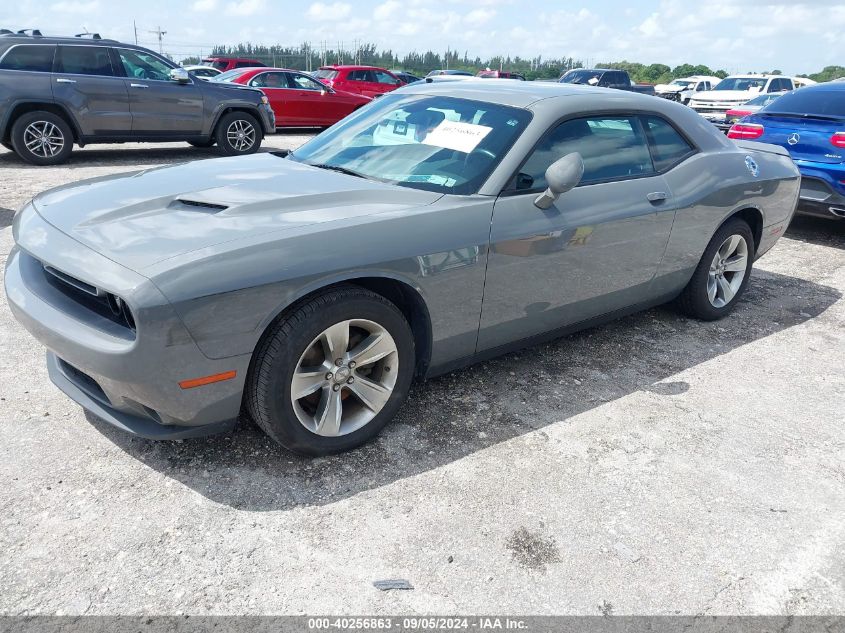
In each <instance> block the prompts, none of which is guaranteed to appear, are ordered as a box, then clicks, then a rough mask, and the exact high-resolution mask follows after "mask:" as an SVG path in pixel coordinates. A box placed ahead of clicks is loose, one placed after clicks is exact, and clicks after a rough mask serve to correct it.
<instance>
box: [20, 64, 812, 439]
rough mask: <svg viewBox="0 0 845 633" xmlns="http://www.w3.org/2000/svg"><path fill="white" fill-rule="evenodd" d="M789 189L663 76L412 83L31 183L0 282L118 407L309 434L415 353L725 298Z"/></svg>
mask: <svg viewBox="0 0 845 633" xmlns="http://www.w3.org/2000/svg"><path fill="white" fill-rule="evenodd" d="M798 190H799V173H798V170H797V169H796V168H795V166H794V165H793V163H792V161H791V160H790V158H789V156H788V155H787V153H786V152H785V151H784V150H783V149H781V148H778V147H774V146H770V145H762V144H758V143H751V142H748V143H744V142H743V143H734V142H733V141H730V140H728V139H726V138H725V137H724V136H723V135H722V134H720V133H719V132H718V131H717V130H716V129H715V128H714V127H713V126H712V125H711V124H710V123H708V122H707V121H705V120H704V119H702V118H701V117H700V116H699V115H698V114H696V113H695V112H693V111H692V110H690V109H688V108H686V107H684V106H682V105H679V104H677V103H673V102H670V101H668V100H665V99H655V98H654V97H649V96H645V95H639V94H634V93H628V92H621V91H618V90H604V89H598V88H593V87H591V86H588V87H583V86H571V85H562V84H549V83H534V82H516V81H508V80H484V81H475V80H467V81H464V82H453V83H440V84H437V83H434V84H428V85H427V84H421V85H414V86H408V87H405V88H402V89H399V90H397V91H395V92H393V93H390V94H389V95H386V96H384V97H382V98H380V99H378V100H376V101H374V102H372V103H371V104H368V105H367V106H366V107H364V108H362V109H361V110H359V111H357V112H355V113H354V114H352V115H351V116H349V117H347V118H346V119H344V120H342V121H341V122H339V123H338V124H337V125H335V126H333V127H332V128H330V129H329V130H327V131H326V132H323V133H322V134H320V135H319V136H317V137H315V138H314V139H313V140H311V141H310V142H308V143H306V144H305V145H303V146H302V147H301V148H299V149H298V150H296V151H294V152H293V153H291V154H285V153H262V154H256V155H253V156H247V157H235V158H221V159H216V160H204V161H197V162H192V163H186V164H183V165H176V166H170V167H163V168H158V169H149V170H146V171H140V172H136V173H130V174H123V175H117V176H109V177H104V178H95V179H92V180H86V181H82V182H78V183H75V184H72V185H68V186H64V187H59V188H57V189H53V190H51V191H48V192H46V193H43V194H41V195H39V196H37V197H36V198H35V199H34V200H32V202H30V203H29V204H27V205H26V206H25V207H24V208H23V209H22V210H21V211H20V212H19V213H18V214H17V216H16V217H15V221H14V238H15V242H16V245H15V247H14V250H13V251H12V253H11V255H10V256H9V258H8V262H7V268H6V276H5V285H6V294H7V296H8V301H9V304H10V306H11V309H12V311H13V312H14V314H15V316H16V318H17V319H18V320H19V321H20V322H21V323H22V324H23V325H24V326H25V327H26V328H27V329H28V330H29V331H30V332H31V333H32V334H33V336H35V337H36V338H37V339H38V340H39V341H40V342H41V343H43V344H44V345H45V347H46V348H47V349H48V353H47V363H48V367H49V374H50V377H51V379H52V380H53V382H54V383H55V384H56V385H57V386H58V387H59V388H60V389H61V390H62V391H64V392H65V393H66V394H67V395H68V396H70V397H71V398H72V399H73V400H75V401H76V402H78V403H79V404H80V405H82V406H83V407H84V408H85V409H88V410H89V411H91V412H93V413H94V414H95V415H97V416H98V417H100V418H102V419H103V420H105V421H107V422H109V423H110V424H113V425H115V426H117V427H120V428H122V429H125V430H126V431H128V432H130V433H134V434H136V435H139V436H142V437H147V438H155V439H166V438H186V437H194V436H199V435H204V434H208V433H212V432H218V431H223V430H226V429H230V428H232V427H233V425H234V424H235V423H236V421H237V420H238V419H239V418H240V417H242V416H241V414H242V413H243V414H244V415H248V416H249V417H251V418H252V419H253V420H254V421H255V422H256V423H257V424H258V425H259V426H260V427H261V428H262V429H264V431H266V432H267V433H268V434H269V435H270V436H271V437H272V438H273V439H274V440H276V441H278V442H279V443H280V444H282V445H284V446H285V447H287V448H289V449H291V450H293V451H297V452H300V453H305V454H310V455H323V454H327V453H333V452H337V451H343V450H346V449H349V448H351V447H354V446H356V445H359V444H361V443H362V442H365V441H367V440H369V439H370V438H372V437H373V436H375V435H376V434H377V433H378V432H379V431H380V430H381V429H382V428H383V427H384V426H385V424H387V422H388V421H389V420H390V419H391V418H392V417H393V416H394V414H395V413H396V412H397V410H398V409H399V407H400V406H401V404H402V402H403V400H404V399H405V397H406V395H407V393H408V389H409V386H410V384H411V381H412V380H414V379H415V378H425V377H429V376H433V375H436V374H441V373H443V372H447V371H450V370H454V369H456V368H459V367H461V366H464V365H467V364H469V363H472V362H475V361H478V360H480V359H483V358H486V357H490V356H492V355H496V354H501V353H503V352H506V351H508V350H511V349H514V348H517V347H524V346H527V345H531V344H533V343H536V342H539V341H541V340H544V339H549V338H553V337H558V336H561V335H562V334H565V333H567V332H572V331H574V330H577V329H581V328H584V327H588V326H591V325H595V324H597V323H601V322H604V321H607V320H609V319H613V318H616V317H619V316H620V315H624V314H628V313H631V312H633V311H636V310H642V309H644V308H647V307H650V306H654V305H657V304H661V303H664V302H668V301H671V300H675V301H676V303H677V305H678V306H679V308H680V309H681V310H683V311H684V312H685V313H687V314H689V315H692V316H695V317H698V318H701V319H718V318H720V317H723V316H725V315H727V314H728V313H730V311H731V310H732V309H733V308H734V307H735V306H736V304H737V302H738V301H739V299H740V297H741V296H742V294H743V291H744V290H745V288H746V285H747V284H748V281H749V275H750V273H751V266H752V263H753V262H754V260H755V259H756V258H758V257H760V256H761V255H762V254H764V253H765V252H766V251H768V250H769V249H770V248H771V247H772V246H773V245H774V243H775V242H776V240H777V239H778V237H779V236H780V235H782V234H783V232H784V230H785V229H786V228H787V226H788V224H789V221H790V219H791V218H792V214H793V211H794V209H795V206H796V202H797V199H798Z"/></svg>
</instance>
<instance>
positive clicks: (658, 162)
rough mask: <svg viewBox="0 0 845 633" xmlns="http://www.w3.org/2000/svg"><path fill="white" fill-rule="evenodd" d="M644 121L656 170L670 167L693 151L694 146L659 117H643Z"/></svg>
mask: <svg viewBox="0 0 845 633" xmlns="http://www.w3.org/2000/svg"><path fill="white" fill-rule="evenodd" d="M644 123H645V128H646V131H647V132H648V143H649V145H650V146H651V155H652V159H653V160H654V168H655V170H657V171H658V172H662V171H666V170H667V169H671V168H672V167H674V166H675V165H677V164H678V163H680V162H681V161H682V160H684V158H686V157H687V156H690V155H691V154H693V153H694V152H695V148H694V147H693V146H692V145H691V144H690V143H689V142H688V141H687V140H686V139H685V138H684V137H683V136H681V135H680V133H679V132H678V131H677V130H676V129H675V128H674V127H672V126H671V125H670V124H669V123H668V122H667V121H665V120H663V119H661V118H660V117H655V116H647V117H644Z"/></svg>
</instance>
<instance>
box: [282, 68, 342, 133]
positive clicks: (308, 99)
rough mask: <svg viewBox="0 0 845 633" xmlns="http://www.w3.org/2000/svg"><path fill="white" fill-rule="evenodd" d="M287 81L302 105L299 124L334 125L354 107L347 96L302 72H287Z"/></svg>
mask: <svg viewBox="0 0 845 633" xmlns="http://www.w3.org/2000/svg"><path fill="white" fill-rule="evenodd" d="M288 82H289V84H290V88H291V92H292V93H293V94H294V96H295V98H296V100H297V101H298V102H299V103H301V104H302V107H303V116H302V123H301V125H319V126H323V125H334V124H335V123H337V122H338V121H340V120H341V119H342V118H343V117H345V116H346V115H347V114H349V113H350V112H351V111H352V110H353V109H354V106H352V105H351V104H350V103H349V101H348V99H347V98H344V97H343V96H341V95H339V94H338V93H336V92H335V91H334V90H331V89H329V88H327V87H326V86H324V85H323V84H321V83H320V82H318V81H316V80H315V79H314V78H312V77H309V76H307V75H305V74H303V73H297V72H289V73H288Z"/></svg>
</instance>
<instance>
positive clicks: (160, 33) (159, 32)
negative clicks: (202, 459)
mask: <svg viewBox="0 0 845 633" xmlns="http://www.w3.org/2000/svg"><path fill="white" fill-rule="evenodd" d="M148 32H149V33H155V34H156V35H158V54H159V55H164V46H163V44H162V38H163V37H164V36H165V35H167V31H162V30H161V27H160V26H159V27H158V28H157V29H156V30H155V31H148Z"/></svg>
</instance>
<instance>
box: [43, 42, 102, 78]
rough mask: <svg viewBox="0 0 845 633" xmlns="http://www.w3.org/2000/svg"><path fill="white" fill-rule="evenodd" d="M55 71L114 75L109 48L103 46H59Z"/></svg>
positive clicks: (75, 73) (73, 73) (74, 73)
mask: <svg viewBox="0 0 845 633" xmlns="http://www.w3.org/2000/svg"><path fill="white" fill-rule="evenodd" d="M56 72H58V73H69V74H72V75H99V76H103V77H112V76H114V69H113V68H112V65H111V56H110V55H109V49H108V48H105V47H104V46H59V55H58V60H57V63H56Z"/></svg>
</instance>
